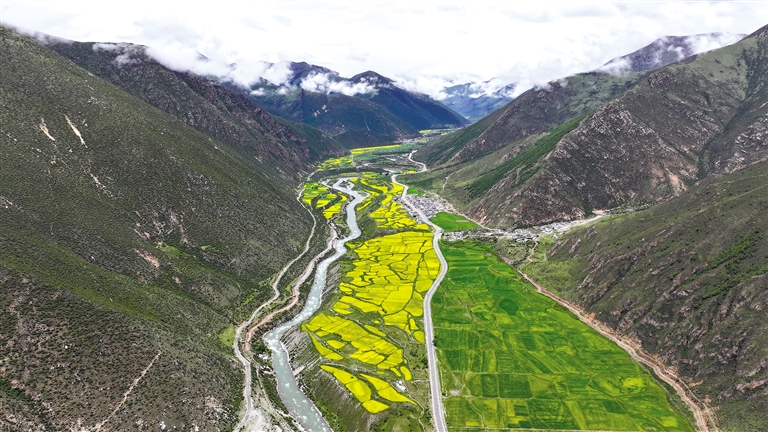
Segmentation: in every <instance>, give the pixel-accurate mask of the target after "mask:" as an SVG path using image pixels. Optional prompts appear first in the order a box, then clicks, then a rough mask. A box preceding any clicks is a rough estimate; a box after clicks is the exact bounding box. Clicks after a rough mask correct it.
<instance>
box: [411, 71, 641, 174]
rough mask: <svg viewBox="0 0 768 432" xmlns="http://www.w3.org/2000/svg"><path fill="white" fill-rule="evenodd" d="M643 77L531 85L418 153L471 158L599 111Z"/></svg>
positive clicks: (440, 160) (437, 159)
mask: <svg viewBox="0 0 768 432" xmlns="http://www.w3.org/2000/svg"><path fill="white" fill-rule="evenodd" d="M638 79H639V74H627V75H621V76H614V75H610V74H604V73H596V72H590V73H585V74H579V75H574V76H571V77H568V78H564V79H562V80H559V81H554V82H551V83H549V85H548V86H546V87H541V88H535V89H531V90H529V91H527V92H525V93H523V94H522V95H520V96H518V97H517V99H515V100H514V101H512V102H510V103H509V104H508V105H507V106H506V107H504V108H503V109H500V110H497V111H496V112H494V113H493V114H491V115H490V116H488V117H486V118H484V119H482V120H480V121H479V122H477V123H475V124H474V125H472V127H471V128H467V129H465V130H462V131H458V132H454V133H453V134H451V135H447V136H445V137H443V138H442V139H440V140H437V141H435V142H432V143H430V144H429V145H427V146H425V147H423V148H421V149H420V150H419V152H418V153H417V155H416V156H417V157H416V158H417V159H418V160H422V161H424V162H426V163H428V164H430V165H437V164H446V163H451V164H455V163H460V162H467V161H471V160H473V159H475V158H478V157H481V156H483V155H486V154H489V153H491V152H493V151H496V150H499V149H501V148H504V147H507V146H509V145H515V144H517V143H518V142H519V141H520V140H522V139H524V138H527V137H529V136H532V135H537V134H541V133H544V132H547V131H548V130H550V129H552V128H553V127H555V126H558V125H560V124H562V123H564V122H565V121H567V120H569V119H571V118H573V117H576V116H579V115H582V114H584V113H587V112H589V111H591V110H594V109H596V108H597V107H599V106H601V105H602V104H604V103H606V102H607V101H609V100H611V99H613V98H615V97H616V96H618V95H619V94H621V93H623V92H625V91H626V90H627V89H628V88H630V87H631V86H632V85H634V83H636V82H637V80H638ZM470 129H472V131H470Z"/></svg>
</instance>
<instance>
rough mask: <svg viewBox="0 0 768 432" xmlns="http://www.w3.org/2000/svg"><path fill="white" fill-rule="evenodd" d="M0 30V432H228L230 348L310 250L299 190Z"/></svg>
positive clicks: (233, 401) (235, 391)
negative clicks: (235, 328) (245, 320)
mask: <svg viewBox="0 0 768 432" xmlns="http://www.w3.org/2000/svg"><path fill="white" fill-rule="evenodd" d="M0 32H1V33H0V36H1V37H0V58H2V59H3V60H2V62H0V75H1V76H2V77H3V79H2V81H1V82H0V104H2V109H0V160H2V169H0V281H1V286H2V296H0V302H1V303H2V305H1V306H0V328H1V329H2V330H0V346H2V348H0V358H2V359H3V363H2V368H0V411H1V412H3V413H4V415H3V416H2V420H0V425H2V426H0V429H5V430H7V429H11V430H43V429H45V430H69V429H74V428H78V429H79V428H88V429H94V428H96V427H97V426H98V425H99V424H100V423H102V422H105V423H104V425H103V427H104V429H110V430H114V428H115V427H116V426H117V425H146V427H149V428H154V429H156V428H158V427H159V426H158V425H159V424H160V423H161V422H162V423H163V424H164V425H165V426H166V427H167V428H178V429H193V428H195V427H199V428H201V429H204V430H211V429H226V428H229V427H232V426H233V425H234V422H235V420H236V418H235V417H236V416H235V414H236V412H235V411H236V409H237V407H238V405H239V399H240V398H241V397H242V396H241V394H242V393H241V392H242V372H241V371H240V370H239V367H238V366H237V365H236V364H234V363H233V362H232V361H231V347H228V346H223V345H222V344H221V342H220V341H219V334H220V333H222V332H223V331H224V330H225V329H226V328H227V327H228V326H229V325H231V324H232V323H233V322H235V321H236V320H237V319H240V318H241V317H242V315H243V314H244V313H245V311H246V309H249V308H250V307H252V306H253V305H254V304H258V303H259V302H260V301H263V300H264V299H266V298H267V297H268V296H269V293H268V286H267V280H268V279H269V278H270V276H271V275H273V274H274V273H275V272H276V271H277V270H278V269H279V268H280V267H281V266H282V265H283V264H284V263H286V262H287V261H289V259H290V258H291V257H292V256H294V255H295V254H296V253H297V252H298V251H299V250H300V248H301V247H302V246H303V242H304V241H305V239H306V236H307V234H308V232H309V227H310V225H311V220H310V219H309V217H308V215H307V214H306V211H305V210H303V209H302V207H301V206H300V204H299V203H298V202H297V201H296V199H295V194H294V191H293V190H292V189H291V184H289V183H287V182H286V181H285V180H283V179H281V178H273V177H268V176H266V175H264V174H262V173H261V172H260V171H259V169H258V164H257V162H256V161H254V160H253V159H252V158H249V157H247V155H244V154H243V152H241V151H240V149H237V148H234V146H233V145H231V144H230V143H226V142H222V141H219V140H215V139H213V138H212V137H211V136H210V135H208V134H205V133H202V132H200V131H198V130H195V129H193V128H191V127H189V126H188V125H186V124H184V123H183V122H181V121H179V120H178V119H176V118H175V117H173V116H172V115H169V114H167V113H165V112H163V111H161V110H158V109H156V108H154V107H152V106H150V105H148V104H147V103H145V102H143V101H141V100H139V99H136V98H134V97H133V96H131V95H129V94H128V93H126V92H125V91H123V90H121V89H119V88H118V87H115V86H114V85H112V84H110V83H109V82H107V81H105V80H103V79H101V78H98V77H95V76H93V75H92V74H90V73H88V72H87V71H86V70H84V69H81V68H80V67H78V66H76V65H74V64H73V63H71V62H69V61H68V60H65V59H64V58H62V57H60V56H59V55H58V54H56V53H54V52H53V51H51V50H49V49H48V48H45V47H44V46H42V45H41V44H39V43H38V42H36V41H34V40H31V39H28V38H26V37H23V36H20V35H18V34H16V33H14V32H12V31H10V30H8V29H6V28H2V29H0ZM241 306H243V307H242V308H240V307H241ZM147 368H148V369H147ZM145 369H146V370H147V372H146V375H145V376H144V377H143V378H142V379H141V380H140V381H139V382H138V384H137V385H136V386H135V387H133V389H132V391H131V393H130V397H128V398H127V399H126V402H125V403H124V404H121V401H122V399H123V397H124V395H125V394H126V393H127V392H128V390H129V388H130V386H131V385H132V383H133V382H134V380H137V379H138V378H139V377H140V376H141V374H142V372H143V371H144V370H145Z"/></svg>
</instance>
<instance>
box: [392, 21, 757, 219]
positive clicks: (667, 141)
mask: <svg viewBox="0 0 768 432" xmlns="http://www.w3.org/2000/svg"><path fill="white" fill-rule="evenodd" d="M766 59H768V27H764V28H762V29H761V30H758V31H757V32H755V33H754V34H752V35H750V36H749V37H747V38H745V39H743V40H742V41H740V42H738V43H736V44H733V45H731V46H727V47H725V48H721V49H718V50H715V51H712V52H709V53H707V54H704V55H701V56H699V57H696V58H691V59H689V60H688V61H686V62H682V63H676V64H673V65H670V66H667V67H664V68H662V69H659V70H656V71H654V72H651V73H649V74H647V75H645V76H644V77H642V78H641V79H640V80H639V81H638V80H637V79H636V77H637V76H636V75H634V76H635V78H634V79H632V78H631V77H632V76H633V75H622V76H618V77H613V76H612V75H608V74H597V73H593V74H584V75H579V76H576V77H570V78H567V79H565V80H563V81H558V82H553V83H550V86H549V87H548V88H540V89H536V90H532V91H531V92H529V93H528V94H527V96H526V95H521V96H520V97H519V98H517V99H515V100H514V101H513V102H511V103H510V104H509V105H508V106H507V107H506V108H504V109H503V110H502V112H497V113H494V114H492V115H491V116H489V117H487V118H486V119H483V120H481V121H480V122H478V123H476V124H475V125H473V126H471V127H470V128H467V129H466V130H464V131H461V132H457V133H454V134H452V135H449V136H447V137H444V138H443V139H440V140H437V141H435V142H434V143H431V144H429V145H427V146H425V147H424V148H423V149H421V150H420V151H419V152H418V155H419V157H420V158H421V159H422V160H425V161H427V162H429V163H432V164H433V166H432V171H431V172H427V173H422V174H418V175H414V176H412V177H410V178H409V179H408V181H411V182H413V183H414V184H416V185H417V186H420V187H422V188H427V189H432V190H434V191H436V192H438V193H442V194H444V195H445V196H446V197H447V198H448V199H450V200H452V202H453V203H454V204H455V205H456V206H457V208H459V209H460V210H462V211H464V212H465V213H467V214H468V215H469V216H470V217H474V218H476V219H478V220H479V221H480V222H482V223H483V224H485V225H490V226H494V225H496V226H516V225H536V224H541V223H547V222H552V221H556V220H564V219H565V220H568V219H578V218H582V217H584V216H586V215H589V214H590V213H591V212H592V210H594V209H600V210H605V209H614V208H619V207H623V206H639V205H647V204H653V203H657V202H660V201H663V200H667V199H670V198H672V197H675V196H678V195H679V194H680V193H682V192H683V191H685V190H686V189H687V188H688V187H690V186H691V185H692V184H694V183H695V182H696V181H698V180H701V179H703V178H706V177H707V176H709V175H711V174H713V173H728V172H734V171H735V170H738V169H741V168H743V167H745V166H749V165H750V164H753V163H755V162H757V161H760V160H762V159H764V158H766V157H768V147H766V146H765V145H764V143H765V128H766V125H767V124H768V123H766V122H767V120H766V114H768V87H767V86H766V84H765V83H766V82H768V67H767V65H768V62H767V61H766ZM620 79H623V80H625V81H624V84H620V83H619V82H616V81H614V82H613V83H612V82H611V81H612V80H620ZM601 80H602V81H601ZM593 93H594V94H593ZM591 110H594V112H592V113H591V114H589V115H587V116H586V117H585V118H584V119H583V120H581V122H580V123H579V125H578V127H576V128H575V129H573V130H572V131H571V132H569V133H567V134H565V135H562V136H561V137H560V139H558V142H557V143H556V144H555V145H554V147H552V148H551V151H549V152H546V154H541V153H539V152H537V151H536V146H537V143H539V141H537V140H538V138H539V137H541V136H543V135H541V134H542V133H550V134H555V132H556V131H557V130H558V128H564V127H565V126H566V124H567V122H568V121H570V120H571V119H574V118H577V117H578V116H581V115H585V114H587V113H588V112H590V111H591ZM531 152H533V153H536V154H538V155H539V158H537V165H536V167H535V170H534V169H531V168H530V164H518V163H517V162H515V161H516V160H517V159H519V158H527V156H528V154H529V153H531ZM489 172H490V173H491V174H486V173H489ZM404 180H405V178H404Z"/></svg>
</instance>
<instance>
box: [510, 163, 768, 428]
mask: <svg viewBox="0 0 768 432" xmlns="http://www.w3.org/2000/svg"><path fill="white" fill-rule="evenodd" d="M767 189H768V162H760V163H758V164H754V165H752V166H750V167H748V168H744V169H742V170H739V171H737V172H735V173H732V174H727V175H722V174H718V175H713V176H710V177H708V178H707V179H705V180H703V181H701V182H699V183H698V184H696V185H694V186H691V187H690V188H689V189H688V190H687V191H686V192H684V193H682V194H681V195H680V196H679V197H677V198H674V199H672V200H670V201H668V202H665V203H662V204H659V205H657V206H654V207H652V208H651V209H648V210H645V211H641V212H636V213H629V214H625V215H622V216H618V217H617V216H613V217H609V218H607V219H606V220H605V221H602V222H599V223H596V224H594V225H592V226H589V227H588V228H582V229H578V230H574V231H573V232H570V233H568V234H567V235H566V236H565V237H564V238H563V239H560V240H559V241H558V242H557V243H556V244H555V245H554V246H553V247H551V245H550V247H548V248H547V251H546V253H544V252H541V253H539V254H537V255H536V256H535V259H534V260H533V263H532V264H529V265H527V266H525V268H524V271H526V272H527V273H529V274H530V275H531V276H532V277H533V278H534V279H536V280H537V281H538V282H540V283H541V284H542V285H544V286H545V287H548V288H549V289H551V290H553V291H555V292H557V293H558V294H559V295H560V296H562V297H564V298H566V299H568V300H571V301H573V302H576V303H578V304H580V305H582V306H583V307H584V308H585V309H586V310H587V312H589V313H592V314H595V317H596V318H597V319H598V320H600V321H602V322H605V323H607V324H608V325H609V326H611V327H612V328H614V329H616V330H617V331H618V332H620V333H622V334H624V335H626V336H629V337H631V338H633V339H635V340H638V341H640V342H641V343H642V345H643V347H644V348H645V349H646V350H648V351H650V352H651V353H654V354H656V355H657V356H658V357H659V358H660V359H661V360H662V361H663V362H664V363H666V364H667V365H668V366H670V367H672V368H674V369H675V370H677V371H678V373H679V374H680V375H681V376H682V377H683V378H684V380H685V381H686V382H687V383H688V385H689V386H690V388H691V389H692V390H693V392H694V393H695V394H696V395H697V396H698V397H699V399H701V400H706V401H709V403H710V405H712V406H714V407H715V409H716V413H717V415H718V417H719V419H720V422H721V424H722V426H723V429H722V430H723V431H739V432H745V431H762V430H766V429H767V428H768V360H767V359H768V336H766V335H768V324H766V320H765V311H766V310H767V309H768V216H767V215H768V190H767Z"/></svg>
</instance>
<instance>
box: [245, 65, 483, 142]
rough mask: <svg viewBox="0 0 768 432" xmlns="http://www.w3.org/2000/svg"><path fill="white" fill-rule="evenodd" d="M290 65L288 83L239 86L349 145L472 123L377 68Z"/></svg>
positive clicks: (289, 116) (264, 103)
mask: <svg viewBox="0 0 768 432" xmlns="http://www.w3.org/2000/svg"><path fill="white" fill-rule="evenodd" d="M275 67H276V66H275ZM288 69H289V70H290V73H289V74H288V77H287V79H286V83H284V84H283V83H271V82H269V81H266V80H261V81H260V82H259V83H257V84H255V85H253V86H251V88H249V89H240V90H241V91H243V92H247V94H248V95H249V96H250V97H251V98H252V99H253V100H254V101H255V102H257V103H258V104H260V105H261V106H263V107H264V108H265V109H267V110H269V111H270V112H272V113H273V114H276V115H280V116H282V117H284V118H286V119H290V120H294V121H300V122H303V123H306V124H308V125H311V126H314V127H316V128H318V129H320V130H322V131H324V132H326V133H328V134H330V135H331V136H333V137H334V138H335V139H337V140H338V141H340V142H341V143H343V144H345V145H346V146H348V147H362V146H366V145H378V144H386V143H391V142H394V141H397V140H402V139H408V138H415V137H418V136H419V130H424V129H442V128H457V127H462V126H464V125H466V124H468V123H469V122H468V121H467V120H466V119H465V118H463V117H462V116H461V115H460V114H458V113H456V112H454V111H452V110H451V109H449V108H448V107H446V106H445V105H443V104H442V103H440V102H438V101H435V100H434V99H432V98H430V97H429V96H426V95H423V94H418V93H413V92H409V91H406V90H403V89H401V88H400V87H398V86H397V85H396V84H395V82H394V81H392V80H391V79H389V78H387V77H384V76H382V75H379V74H377V73H376V72H373V71H368V72H364V73H361V74H358V75H355V76H353V77H352V78H343V77H340V76H339V74H338V73H336V72H333V71H331V70H329V69H326V68H321V67H319V66H314V65H310V64H307V63H290V64H289V65H288ZM233 88H236V87H235V86H233Z"/></svg>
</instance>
